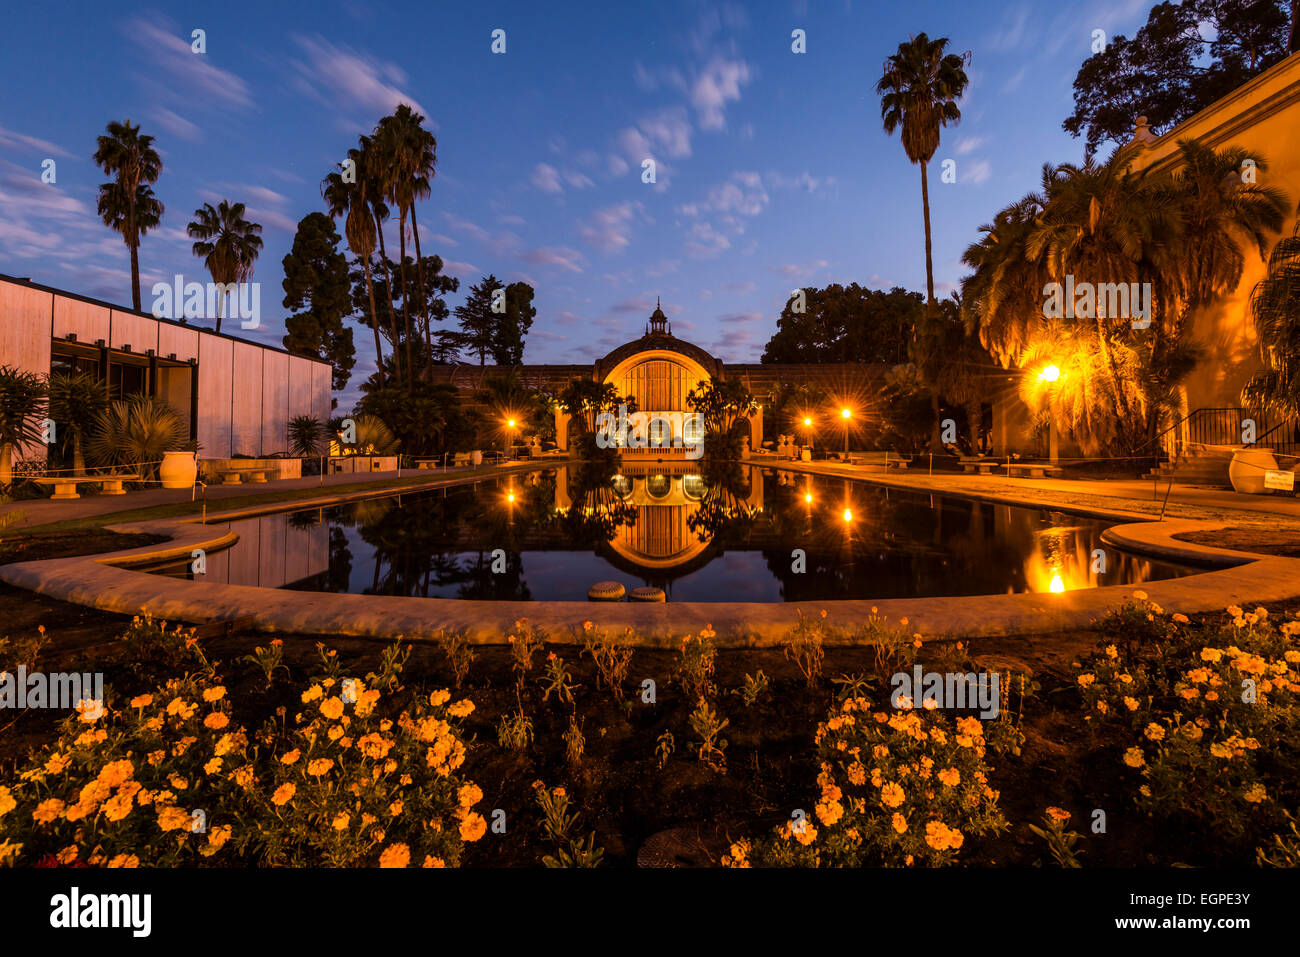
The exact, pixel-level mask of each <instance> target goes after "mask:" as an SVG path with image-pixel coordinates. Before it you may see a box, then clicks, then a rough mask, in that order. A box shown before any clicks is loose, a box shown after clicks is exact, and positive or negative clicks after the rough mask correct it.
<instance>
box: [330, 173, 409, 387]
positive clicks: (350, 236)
mask: <svg viewBox="0 0 1300 957" xmlns="http://www.w3.org/2000/svg"><path fill="white" fill-rule="evenodd" d="M348 160H349V163H350V166H351V172H352V174H353V175H350V176H344V167H343V164H340V168H339V170H338V171H336V172H333V173H330V174H329V175H327V176H326V177H325V179H323V180H322V181H321V197H322V198H323V199H324V200H325V205H326V206H327V207H329V215H330V219H338V218H339V217H340V216H342V217H343V234H344V235H345V236H346V237H347V240H348V248H349V249H351V250H352V254H353V255H354V256H356V257H357V258H358V259H360V260H361V268H362V270H363V271H364V273H365V277H366V293H367V295H369V297H370V328H371V330H372V331H373V332H374V334H375V367H376V370H377V371H376V375H378V377H379V382H380V384H382V383H383V381H384V350H383V347H382V345H381V344H380V341H379V310H378V309H376V308H375V284H374V277H373V276H372V275H371V271H370V259H371V257H372V256H374V254H375V220H374V219H373V218H372V213H373V211H372V209H371V207H370V200H369V197H368V196H367V193H366V187H367V185H368V180H367V178H366V175H365V171H364V169H363V163H364V162H365V160H366V157H365V156H364V154H363V151H362V149H350V150H348ZM394 344H396V340H394Z"/></svg>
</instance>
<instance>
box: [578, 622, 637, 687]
mask: <svg viewBox="0 0 1300 957" xmlns="http://www.w3.org/2000/svg"><path fill="white" fill-rule="evenodd" d="M631 630H632V629H630V628H629V629H628V631H629V633H630V632H631ZM581 654H586V655H591V660H592V661H593V662H594V663H595V665H596V686H597V687H600V686H601V685H604V686H605V687H606V688H609V689H610V690H611V691H612V692H614V697H615V698H618V699H619V700H620V701H621V700H622V699H623V685H624V684H625V683H626V682H627V669H628V667H629V666H630V665H631V663H632V646H631V645H630V644H625V643H622V642H620V641H619V640H618V639H616V638H614V637H613V636H612V635H608V634H606V633H605V632H604V631H603V630H601V629H600V628H596V627H594V626H592V625H591V622H584V629H583V633H582V652H581Z"/></svg>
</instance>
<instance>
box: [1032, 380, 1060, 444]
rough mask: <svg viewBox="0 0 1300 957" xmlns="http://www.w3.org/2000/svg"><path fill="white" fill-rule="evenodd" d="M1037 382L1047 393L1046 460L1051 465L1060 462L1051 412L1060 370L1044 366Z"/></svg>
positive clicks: (1054, 424) (1054, 423)
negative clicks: (1043, 386)
mask: <svg viewBox="0 0 1300 957" xmlns="http://www.w3.org/2000/svg"><path fill="white" fill-rule="evenodd" d="M1038 378H1039V381H1041V382H1046V383H1047V388H1048V393H1047V460H1048V461H1049V462H1051V463H1052V464H1053V465H1056V464H1057V462H1059V461H1060V458H1061V456H1060V448H1059V446H1058V439H1059V436H1058V435H1057V433H1056V422H1055V421H1054V416H1053V412H1054V411H1055V408H1054V406H1055V402H1056V383H1057V382H1058V381H1060V378H1061V370H1060V367H1059V366H1055V365H1049V366H1044V367H1043V369H1042V370H1041V371H1040V372H1039V373H1038Z"/></svg>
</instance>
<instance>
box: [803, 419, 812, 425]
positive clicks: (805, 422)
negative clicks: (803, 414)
mask: <svg viewBox="0 0 1300 957" xmlns="http://www.w3.org/2000/svg"><path fill="white" fill-rule="evenodd" d="M803 424H804V425H806V426H807V425H812V419H804V420H803Z"/></svg>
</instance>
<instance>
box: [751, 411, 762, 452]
mask: <svg viewBox="0 0 1300 957" xmlns="http://www.w3.org/2000/svg"><path fill="white" fill-rule="evenodd" d="M749 447H750V448H751V449H761V448H762V447H763V407H762V406H759V407H758V408H757V409H756V410H755V411H754V414H753V415H751V416H750V417H749Z"/></svg>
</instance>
